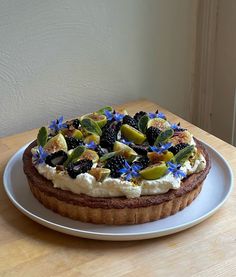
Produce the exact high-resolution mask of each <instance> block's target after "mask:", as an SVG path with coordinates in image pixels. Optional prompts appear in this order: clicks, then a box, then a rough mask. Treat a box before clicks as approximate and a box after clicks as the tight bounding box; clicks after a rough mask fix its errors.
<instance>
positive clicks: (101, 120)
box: [81, 113, 107, 128]
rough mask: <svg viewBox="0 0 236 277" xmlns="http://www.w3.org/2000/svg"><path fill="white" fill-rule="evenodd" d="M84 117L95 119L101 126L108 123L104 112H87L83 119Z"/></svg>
mask: <svg viewBox="0 0 236 277" xmlns="http://www.w3.org/2000/svg"><path fill="white" fill-rule="evenodd" d="M84 118H90V119H92V120H93V121H95V122H96V123H97V124H98V126H99V127H100V128H102V127H103V126H105V125H106V123H107V118H106V116H105V115H104V114H99V113H89V114H85V115H83V116H82V117H81V120H82V119H84Z"/></svg>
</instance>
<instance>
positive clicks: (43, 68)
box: [0, 0, 197, 136]
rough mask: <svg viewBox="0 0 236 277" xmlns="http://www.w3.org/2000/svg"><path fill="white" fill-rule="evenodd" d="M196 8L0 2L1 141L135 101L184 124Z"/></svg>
mask: <svg viewBox="0 0 236 277" xmlns="http://www.w3.org/2000/svg"><path fill="white" fill-rule="evenodd" d="M196 1H197V0H196ZM196 1H195V0H194V1H189V0H178V1H174V0H172V1H171V0H169V1H168V0H161V1H158V0H145V1H143V0H114V1H112V0H94V1H91V0H84V1H82V0H80V1H79V0H74V1H73V0H71V1H49V0H48V1H46V0H44V1H32V0H21V1H19V0H12V1H1V2H0V96H1V97H0V99H1V100H0V101H1V105H0V122H1V123H0V124H1V127H0V136H4V135H8V134H13V133H17V132H21V131H23V130H27V129H31V128H35V127H39V126H41V125H43V124H47V123H48V122H49V120H51V119H53V118H55V117H56V116H58V115H61V114H63V115H64V116H65V117H67V118H68V117H72V116H75V115H76V114H82V113H86V112H88V111H92V110H95V109H97V108H98V107H100V106H103V105H105V104H116V103H122V102H124V101H127V100H131V99H137V98H149V99H151V100H154V101H156V102H158V103H160V104H161V105H163V106H166V107H167V108H169V109H170V110H172V111H173V112H176V113H178V114H180V115H182V116H183V117H188V109H187V107H188V104H189V91H190V83H191V70H192V60H193V33H194V32H193V30H194V28H193V21H194V20H193V18H194V14H195V6H196Z"/></svg>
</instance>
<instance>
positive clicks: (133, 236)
mask: <svg viewBox="0 0 236 277" xmlns="http://www.w3.org/2000/svg"><path fill="white" fill-rule="evenodd" d="M200 141H201V142H202V143H203V144H204V146H206V147H207V148H209V149H210V150H211V151H212V152H213V153H214V154H215V155H216V156H218V158H220V160H221V161H222V162H223V163H224V165H225V166H226V168H227V170H228V174H229V175H228V178H229V180H230V183H229V189H228V191H227V193H226V194H225V196H224V198H223V199H222V201H220V202H219V203H218V204H217V205H216V206H215V207H214V208H213V209H212V210H210V211H209V212H207V213H205V214H203V215H202V216H200V217H198V218H196V219H194V220H191V221H188V222H185V223H182V224H179V225H176V226H174V227H168V228H163V229H159V230H158V231H153V230H152V231H144V232H131V233H125V234H123V233H115V234H114V233H112V232H108V233H107V232H98V231H90V230H81V229H75V228H73V227H68V226H64V225H61V224H58V223H55V222H51V221H49V220H47V219H45V218H43V217H40V216H39V215H37V214H34V213H32V212H31V211H29V210H27V209H26V208H25V207H24V206H22V205H21V204H20V203H19V202H18V201H17V200H16V199H15V198H14V197H13V196H12V194H11V193H10V191H9V189H8V180H7V177H8V176H9V173H10V172H11V171H10V170H11V167H12V163H13V162H14V160H15V159H17V156H19V155H20V156H21V157H22V154H23V151H24V150H25V148H26V147H27V146H28V145H29V144H30V143H31V142H29V143H27V144H25V145H23V146H22V147H20V148H19V149H18V150H17V152H15V153H14V154H13V155H12V156H11V158H10V159H9V160H8V162H7V164H6V166H5V169H4V172H3V186H4V189H5V192H6V194H7V196H8V198H9V199H10V201H11V202H12V204H13V205H14V206H15V207H16V208H17V209H18V210H19V211H21V212H22V213H23V214H24V215H26V216H27V217H29V218H31V219H32V220H34V221H36V222H37V223H39V224H42V225H43V226H46V227H48V228H50V229H53V230H56V231H58V232H62V233H66V234H69V235H73V236H78V237H84V238H90V239H100V240H114V241H115V240H120V241H121V240H139V239H150V238H154V237H161V236H165V235H169V234H173V233H177V232H180V231H183V230H186V229H188V228H190V227H192V226H194V225H197V224H199V223H201V222H202V221H204V220H205V219H207V218H208V217H210V216H211V215H213V214H214V213H215V212H216V211H217V210H218V209H219V208H221V207H222V206H223V205H224V203H225V202H226V201H227V200H228V198H229V196H230V194H231V193H232V191H233V187H234V182H233V180H234V176H233V171H232V169H231V167H230V165H229V163H228V161H227V160H226V159H225V158H224V157H223V155H222V154H220V153H219V152H218V151H216V150H215V149H214V148H213V147H212V146H210V145H209V144H208V143H205V142H203V141H202V140H200ZM21 152H22V153H21ZM44 208H45V207H44ZM45 209H46V208H45ZM94 225H96V224H94ZM138 225H140V226H142V225H143V224H138ZM124 226H125V225H124ZM127 226H130V225H127ZM136 226H137V225H136Z"/></svg>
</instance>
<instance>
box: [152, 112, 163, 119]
mask: <svg viewBox="0 0 236 277" xmlns="http://www.w3.org/2000/svg"><path fill="white" fill-rule="evenodd" d="M148 116H149V118H150V119H153V118H162V119H166V116H165V115H164V114H163V113H161V112H159V113H148Z"/></svg>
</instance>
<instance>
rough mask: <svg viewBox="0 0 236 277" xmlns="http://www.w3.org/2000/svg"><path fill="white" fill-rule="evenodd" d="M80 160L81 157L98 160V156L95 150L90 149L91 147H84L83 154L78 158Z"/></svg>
mask: <svg viewBox="0 0 236 277" xmlns="http://www.w3.org/2000/svg"><path fill="white" fill-rule="evenodd" d="M79 159H80V160H82V159H89V160H91V161H92V162H93V163H96V162H98V160H99V156H98V154H97V152H95V151H93V150H91V149H86V150H85V151H84V152H83V154H82V155H81V156H80V158H79Z"/></svg>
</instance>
